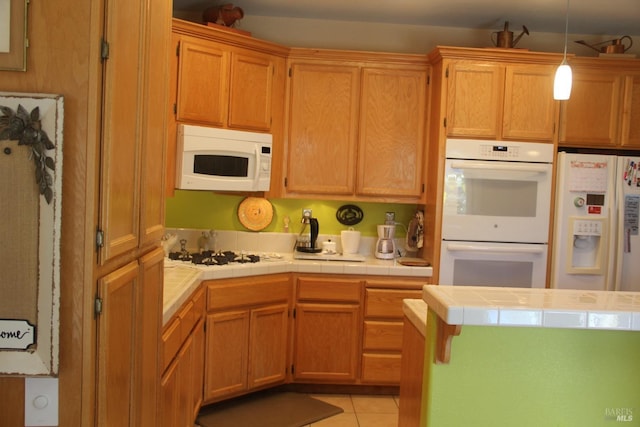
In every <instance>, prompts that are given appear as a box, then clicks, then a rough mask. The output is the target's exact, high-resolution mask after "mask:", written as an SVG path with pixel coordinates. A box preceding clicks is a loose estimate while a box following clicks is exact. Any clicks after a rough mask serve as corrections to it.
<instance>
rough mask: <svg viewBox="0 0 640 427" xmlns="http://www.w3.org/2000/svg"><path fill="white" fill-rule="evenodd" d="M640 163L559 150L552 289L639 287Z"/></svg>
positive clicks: (630, 288) (620, 158)
mask: <svg viewBox="0 0 640 427" xmlns="http://www.w3.org/2000/svg"><path fill="white" fill-rule="evenodd" d="M639 163H640V157H625V156H611V155H600V154H572V153H565V152H560V153H558V163H557V167H558V174H557V181H556V205H555V219H554V234H553V235H554V237H553V247H552V261H551V280H550V287H551V288H556V289H585V290H609V291H640V236H639V235H638V217H639V213H640V170H639Z"/></svg>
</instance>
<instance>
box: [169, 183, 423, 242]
mask: <svg viewBox="0 0 640 427" xmlns="http://www.w3.org/2000/svg"><path fill="white" fill-rule="evenodd" d="M242 200H244V196H236V195H224V194H217V193H213V192H210V191H184V190H176V192H175V196H174V197H169V198H167V200H166V208H167V209H166V219H165V226H166V227H168V228H204V229H208V228H212V229H215V230H238V231H247V229H246V228H244V226H243V225H242V224H240V221H239V220H238V215H237V211H238V205H239V204H240V202H242ZM270 202H271V204H272V205H273V220H272V221H271V224H269V226H268V227H267V228H266V229H265V230H263V231H268V232H281V231H283V226H284V217H285V216H289V218H290V219H291V223H290V231H291V232H297V231H299V228H298V227H299V223H300V218H302V209H303V208H311V209H313V216H314V217H316V218H318V223H319V224H320V233H321V234H339V233H340V231H341V230H344V229H346V228H347V227H346V226H344V225H342V224H340V223H339V222H338V220H337V219H336V211H337V210H338V208H340V206H343V205H345V204H355V205H357V206H359V207H360V209H362V211H363V212H364V217H363V220H362V221H361V222H360V223H359V224H357V225H355V226H354V229H356V230H358V231H360V232H361V233H362V235H363V236H377V231H376V226H377V225H378V224H383V223H384V219H385V216H384V214H385V212H387V211H392V212H395V213H396V221H397V222H400V223H402V224H404V226H405V227H406V226H407V225H408V224H409V220H410V219H411V218H412V217H413V215H414V213H415V210H416V205H403V204H389V203H351V202H348V203H347V202H344V201H325V200H299V199H271V200H270ZM396 235H397V236H398V237H401V236H405V235H406V233H405V230H404V229H403V228H402V227H400V226H398V227H397V229H396Z"/></svg>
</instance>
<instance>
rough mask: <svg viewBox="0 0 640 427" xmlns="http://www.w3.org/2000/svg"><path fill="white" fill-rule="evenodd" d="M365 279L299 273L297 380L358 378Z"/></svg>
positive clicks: (296, 311)
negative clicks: (309, 275)
mask: <svg viewBox="0 0 640 427" xmlns="http://www.w3.org/2000/svg"><path fill="white" fill-rule="evenodd" d="M362 283H363V282H362V281H361V280H358V279H347V278H336V277H331V276H324V277H323V276H311V277H298V279H297V288H296V297H297V300H296V308H295V335H294V342H295V345H294V356H293V379H294V381H296V382H332V383H355V382H356V381H357V379H358V366H359V356H360V336H361V331H362V320H361V308H360V306H361V301H362Z"/></svg>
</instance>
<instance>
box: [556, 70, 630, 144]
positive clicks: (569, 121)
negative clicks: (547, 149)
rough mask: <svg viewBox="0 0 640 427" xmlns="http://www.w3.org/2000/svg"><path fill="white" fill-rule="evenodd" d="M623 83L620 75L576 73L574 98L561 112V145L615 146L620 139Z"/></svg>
mask: <svg viewBox="0 0 640 427" xmlns="http://www.w3.org/2000/svg"><path fill="white" fill-rule="evenodd" d="M622 83H623V80H622V76H621V75H619V74H615V73H611V72H609V71H607V72H604V71H585V70H580V69H576V70H575V71H574V72H573V86H572V90H571V98H570V99H569V100H567V101H566V103H565V104H564V108H563V109H562V110H561V116H560V117H561V120H560V142H559V143H560V145H566V146H579V147H585V146H586V147H589V146H593V147H612V146H615V145H616V143H617V138H618V135H619V130H618V125H619V120H620V105H621V93H622Z"/></svg>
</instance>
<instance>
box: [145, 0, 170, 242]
mask: <svg viewBox="0 0 640 427" xmlns="http://www.w3.org/2000/svg"><path fill="white" fill-rule="evenodd" d="M148 4H149V7H148V20H147V28H148V31H147V37H146V44H147V48H146V50H145V70H146V73H145V80H144V81H145V85H144V92H143V93H144V95H143V104H144V109H143V121H142V157H141V183H140V185H141V189H140V195H141V201H140V222H141V224H140V230H141V233H140V234H141V235H140V246H147V245H151V244H154V243H156V244H157V242H159V241H160V238H161V237H162V234H163V233H164V180H165V169H166V161H165V158H166V155H165V153H166V147H167V144H166V139H167V115H168V114H167V113H168V111H167V109H168V90H169V81H168V80H167V76H168V74H169V62H170V58H169V51H170V48H169V45H170V39H171V33H170V32H169V31H167V29H168V28H171V14H172V8H171V4H168V2H156V1H149V3H148Z"/></svg>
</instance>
